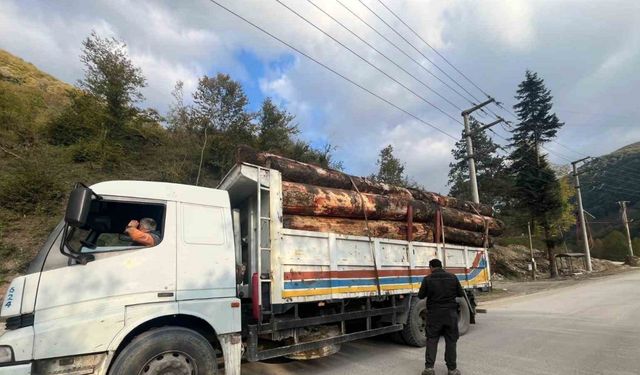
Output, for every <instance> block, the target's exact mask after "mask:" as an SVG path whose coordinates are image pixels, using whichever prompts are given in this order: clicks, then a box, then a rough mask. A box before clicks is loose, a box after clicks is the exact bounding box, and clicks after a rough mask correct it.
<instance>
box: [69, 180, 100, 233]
mask: <svg viewBox="0 0 640 375" xmlns="http://www.w3.org/2000/svg"><path fill="white" fill-rule="evenodd" d="M93 194H94V193H93V192H92V191H91V189H89V188H88V187H86V186H83V185H80V184H78V185H76V187H75V188H74V189H73V190H72V191H71V194H70V195H69V203H67V211H66V213H65V215H64V221H65V222H66V223H67V224H68V225H70V226H72V227H77V228H79V227H83V226H84V225H86V224H87V217H88V216H89V208H90V207H91V196H92V195H93Z"/></svg>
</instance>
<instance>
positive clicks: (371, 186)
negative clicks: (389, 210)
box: [236, 146, 412, 198]
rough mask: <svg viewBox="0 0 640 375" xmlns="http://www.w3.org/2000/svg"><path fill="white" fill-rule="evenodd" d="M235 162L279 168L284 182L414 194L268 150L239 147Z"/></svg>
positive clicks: (368, 191)
mask: <svg viewBox="0 0 640 375" xmlns="http://www.w3.org/2000/svg"><path fill="white" fill-rule="evenodd" d="M236 162H238V163H250V164H256V165H259V166H262V167H265V168H272V169H276V170H278V171H280V173H281V174H282V179H283V180H284V181H291V182H299V183H303V184H309V185H317V186H323V187H330V188H336V189H347V190H354V187H353V184H355V185H356V186H357V187H358V190H360V191H361V192H364V193H373V194H382V195H391V194H393V195H398V196H400V197H404V198H411V197H412V196H411V193H410V192H409V190H408V189H405V188H403V187H399V186H393V185H389V184H385V183H382V182H377V181H374V180H372V179H369V178H364V177H357V176H351V175H348V174H346V173H342V172H340V171H335V170H333V169H328V168H322V167H318V166H315V165H312V164H307V163H303V162H299V161H296V160H292V159H289V158H285V157H283V156H280V155H276V154H271V153H268V152H257V151H256V150H254V149H253V148H251V147H249V146H239V147H238V149H237V151H236ZM352 180H353V183H352V182H351V181H352Z"/></svg>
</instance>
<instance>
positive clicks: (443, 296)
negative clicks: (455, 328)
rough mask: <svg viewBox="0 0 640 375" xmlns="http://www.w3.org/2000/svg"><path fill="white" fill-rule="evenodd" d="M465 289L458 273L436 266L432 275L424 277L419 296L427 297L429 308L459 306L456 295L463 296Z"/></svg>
mask: <svg viewBox="0 0 640 375" xmlns="http://www.w3.org/2000/svg"><path fill="white" fill-rule="evenodd" d="M463 296H464V291H463V290H462V285H460V281H458V278H457V277H456V275H454V274H452V273H449V272H447V271H445V270H444V269H442V268H436V269H434V270H433V271H432V272H431V275H429V276H427V277H425V278H424V279H422V285H420V291H419V292H418V298H420V299H423V298H426V299H427V310H431V309H443V308H452V309H455V308H457V307H458V304H457V302H456V297H463Z"/></svg>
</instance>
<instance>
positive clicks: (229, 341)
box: [218, 333, 242, 375]
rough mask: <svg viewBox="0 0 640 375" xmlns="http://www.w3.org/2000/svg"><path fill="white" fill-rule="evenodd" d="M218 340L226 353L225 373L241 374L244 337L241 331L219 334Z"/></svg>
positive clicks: (223, 353)
mask: <svg viewBox="0 0 640 375" xmlns="http://www.w3.org/2000/svg"><path fill="white" fill-rule="evenodd" d="M218 341H219V342H220V346H221V347H222V355H224V373H225V374H226V375H240V366H241V364H242V337H241V336H240V334H239V333H227V334H224V335H218Z"/></svg>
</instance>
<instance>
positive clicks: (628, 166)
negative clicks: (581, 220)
mask: <svg viewBox="0 0 640 375" xmlns="http://www.w3.org/2000/svg"><path fill="white" fill-rule="evenodd" d="M580 172H583V174H582V175H581V176H580V183H581V185H582V188H583V189H582V191H583V194H582V196H583V200H584V208H585V210H587V211H589V213H591V214H592V215H594V216H595V217H596V219H595V221H619V220H620V214H619V206H618V204H617V203H616V202H617V201H622V200H626V201H629V202H631V203H630V216H631V218H640V217H638V215H637V208H638V207H640V206H639V205H638V202H640V188H639V187H638V185H639V184H640V142H636V143H632V144H630V145H627V146H625V147H622V148H620V149H618V150H616V151H614V152H612V153H610V154H608V155H604V156H601V157H598V158H595V159H593V160H591V161H590V162H589V163H588V164H586V165H585V166H584V167H582V168H581V169H580ZM634 233H635V234H636V235H640V231H638V228H637V225H635V226H634Z"/></svg>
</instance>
